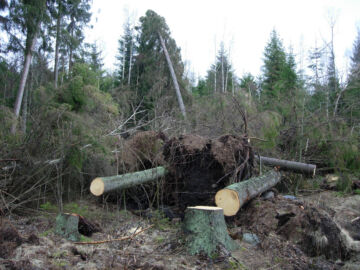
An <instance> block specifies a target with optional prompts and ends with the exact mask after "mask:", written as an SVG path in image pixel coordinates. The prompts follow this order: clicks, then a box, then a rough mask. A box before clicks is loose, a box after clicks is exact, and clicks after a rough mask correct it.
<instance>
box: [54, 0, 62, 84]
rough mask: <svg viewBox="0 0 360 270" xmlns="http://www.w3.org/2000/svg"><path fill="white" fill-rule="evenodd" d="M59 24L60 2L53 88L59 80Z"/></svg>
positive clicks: (59, 5)
mask: <svg viewBox="0 0 360 270" xmlns="http://www.w3.org/2000/svg"><path fill="white" fill-rule="evenodd" d="M60 23H61V1H59V2H58V14H57V20H56V45H55V64H54V86H55V88H57V87H58V80H59V48H60Z"/></svg>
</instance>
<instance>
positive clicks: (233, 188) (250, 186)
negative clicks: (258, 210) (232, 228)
mask: <svg viewBox="0 0 360 270" xmlns="http://www.w3.org/2000/svg"><path fill="white" fill-rule="evenodd" d="M278 182H280V173H279V172H277V171H274V170H273V171H270V172H268V173H267V174H264V175H261V176H258V177H254V178H251V179H249V180H246V181H242V182H239V183H235V184H232V185H230V186H227V187H226V188H224V189H221V190H219V191H218V192H217V193H216V195H215V203H216V205H217V206H218V207H221V208H222V209H224V215H225V216H235V215H236V213H237V212H238V211H239V209H240V208H241V206H243V205H244V203H246V202H248V201H250V200H251V199H252V198H254V197H256V196H257V195H259V194H261V193H263V192H264V191H266V190H268V189H269V188H271V187H273V186H275V185H276V184H277V183H278Z"/></svg>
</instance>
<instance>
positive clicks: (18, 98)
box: [11, 35, 37, 134]
mask: <svg viewBox="0 0 360 270" xmlns="http://www.w3.org/2000/svg"><path fill="white" fill-rule="evenodd" d="M36 36H37V35H34V36H33V37H32V40H31V42H30V44H31V45H30V48H29V49H28V50H27V52H26V56H25V63H24V68H23V71H22V74H21V80H20V85H19V90H18V93H17V96H16V101H15V106H14V114H15V117H16V119H17V118H18V117H19V114H20V108H21V103H22V100H23V95H24V90H25V85H26V80H27V77H28V74H29V69H30V64H31V60H32V53H33V50H34V48H35V45H36ZM16 126H17V121H15V122H14V124H13V125H12V127H11V133H12V134H15V132H16Z"/></svg>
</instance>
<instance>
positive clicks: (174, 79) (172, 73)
mask: <svg viewBox="0 0 360 270" xmlns="http://www.w3.org/2000/svg"><path fill="white" fill-rule="evenodd" d="M158 35H159V39H160V42H161V46H162V47H163V50H164V54H165V57H166V61H167V63H168V66H169V69H170V73H171V77H172V80H173V83H174V87H175V91H176V96H177V99H178V102H179V107H180V111H181V113H182V115H183V117H184V119H186V111H185V105H184V102H183V99H182V96H181V92H180V87H179V84H178V81H177V79H176V74H175V71H174V67H173V65H172V63H171V59H170V56H169V53H168V51H167V49H166V46H165V42H164V39H163V38H162V36H161V34H160V33H158Z"/></svg>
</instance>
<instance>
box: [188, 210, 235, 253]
mask: <svg viewBox="0 0 360 270" xmlns="http://www.w3.org/2000/svg"><path fill="white" fill-rule="evenodd" d="M184 232H185V234H186V245H187V249H188V252H189V253H190V254H191V255H194V254H198V253H205V254H206V255H208V256H213V255H214V253H216V252H217V250H218V249H219V248H225V249H226V250H227V251H232V250H234V249H236V247H237V245H236V243H235V242H234V241H233V240H232V239H231V238H230V236H229V234H228V231H227V227H226V223H225V218H224V213H223V209H222V208H220V207H214V206H194V207H188V208H187V209H186V211H185V219H184Z"/></svg>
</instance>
